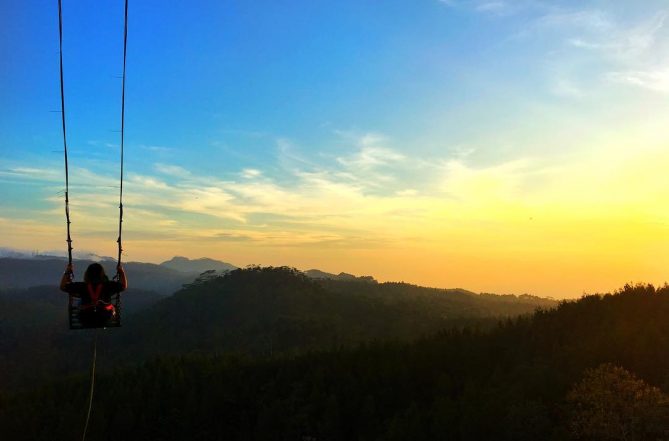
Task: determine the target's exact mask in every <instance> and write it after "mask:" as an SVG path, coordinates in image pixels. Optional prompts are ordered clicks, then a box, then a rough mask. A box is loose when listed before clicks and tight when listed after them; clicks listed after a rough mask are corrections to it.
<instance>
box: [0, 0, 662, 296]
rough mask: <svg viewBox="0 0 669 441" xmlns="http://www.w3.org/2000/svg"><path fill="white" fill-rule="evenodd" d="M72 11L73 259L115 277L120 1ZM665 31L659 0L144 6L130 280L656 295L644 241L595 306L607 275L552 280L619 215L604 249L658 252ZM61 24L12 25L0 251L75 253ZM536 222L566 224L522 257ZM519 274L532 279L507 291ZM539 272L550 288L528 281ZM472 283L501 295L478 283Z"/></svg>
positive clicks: (0, 53) (7, 9)
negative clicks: (235, 274) (201, 275)
mask: <svg viewBox="0 0 669 441" xmlns="http://www.w3.org/2000/svg"><path fill="white" fill-rule="evenodd" d="M63 8H64V11H63V14H64V28H65V31H64V32H65V37H64V38H65V41H64V45H65V47H64V62H65V81H66V103H67V112H68V114H67V116H68V121H67V122H68V130H69V139H68V141H69V146H70V161H71V165H72V167H73V170H72V183H73V188H72V191H71V193H72V199H73V216H74V219H73V220H74V224H73V228H74V233H75V240H77V241H78V242H77V243H76V245H75V246H77V248H78V249H79V250H86V251H94V252H97V253H100V254H107V255H109V254H113V245H114V239H115V237H114V227H113V224H114V216H115V210H116V209H115V201H114V194H115V192H116V191H117V190H116V188H115V186H117V185H118V184H117V182H116V178H115V175H116V173H117V166H118V151H117V149H118V142H119V139H118V133H116V132H115V130H118V127H119V114H120V86H121V82H120V79H119V78H118V75H119V74H120V71H121V61H122V60H121V56H122V31H123V3H122V1H120V0H115V1H111V0H102V1H99V2H96V3H95V5H92V4H91V3H89V2H76V1H72V0H64V6H63ZM667 10H668V8H667V5H666V4H665V3H664V2H661V1H652V0H650V1H644V2H637V1H616V2H613V1H553V2H544V1H533V0H527V1H523V0H518V1H513V2H511V1H485V0H482V1H477V0H472V1H465V0H448V1H447V0H411V1H408V0H407V1H401V0H387V1H384V2H379V1H359V0H358V1H348V0H343V1H336V2H334V1H329V2H326V1H317V0H311V1H285V2H272V1H254V2H238V1H199V2H173V3H170V4H168V5H167V6H166V2H159V1H141V2H140V1H131V2H130V30H129V45H128V76H127V101H126V106H127V107H126V128H127V129H126V142H127V145H126V147H127V150H126V159H127V162H126V167H127V168H126V170H127V173H128V175H127V176H128V193H127V194H128V199H127V212H128V219H127V224H126V227H127V231H128V246H127V248H128V258H129V259H131V260H132V259H136V260H153V261H159V260H161V259H163V258H165V259H166V258H169V257H171V255H174V254H186V255H189V256H191V257H198V256H201V255H210V256H213V257H219V258H222V259H225V260H229V261H232V262H233V263H236V264H240V265H241V264H247V263H263V264H290V265H296V266H299V267H311V266H319V267H321V268H323V269H329V270H335V271H338V270H346V271H350V272H356V273H371V274H374V275H377V276H379V277H380V278H386V279H404V280H411V281H415V282H418V283H427V284H433V285H440V286H453V284H458V285H459V286H465V287H471V288H472V289H480V290H497V291H499V290H513V291H532V292H540V293H541V292H544V293H546V292H548V293H551V294H556V295H557V293H558V291H560V290H567V291H569V293H571V294H572V295H573V294H577V293H578V292H579V290H585V289H597V288H600V287H602V285H605V286H604V287H608V286H609V284H615V283H618V282H623V283H624V282H626V281H628V279H622V280H621V279H615V280H613V281H612V280H610V279H611V276H612V275H617V274H619V268H621V267H627V268H631V269H630V271H629V272H628V273H625V274H624V277H628V278H635V277H639V278H644V279H646V280H647V279H650V280H649V281H658V280H659V277H660V273H659V272H658V270H657V268H656V267H655V264H654V263H651V262H649V261H647V260H643V259H641V257H640V256H642V255H643V254H644V253H645V252H649V251H650V248H649V247H651V245H650V239H649V242H648V243H646V242H643V243H642V244H641V245H638V246H637V249H636V252H635V253H632V254H633V256H634V257H633V258H634V259H636V260H634V262H629V261H628V260H626V258H624V256H623V255H622V253H621V255H620V256H618V260H615V262H612V263H610V265H609V266H608V267H607V268H609V269H608V270H606V271H604V270H602V272H601V277H600V278H599V279H597V280H595V281H594V282H592V283H593V286H590V285H586V284H584V282H583V280H584V278H585V277H586V276H587V275H588V274H589V273H590V274H591V273H592V272H593V269H592V268H589V269H580V268H576V267H571V266H569V265H567V266H566V267H565V269H564V271H565V272H569V273H574V276H573V280H569V281H568V282H564V283H563V284H562V285H561V286H559V287H555V286H554V282H556V283H557V282H559V283H562V282H561V281H562V280H564V277H557V279H556V280H551V279H550V277H553V276H551V275H550V274H549V271H548V270H547V269H546V268H551V267H555V266H556V265H558V266H559V265H566V264H565V261H566V260H568V258H567V257H566V256H567V255H568V253H574V252H577V253H580V255H579V258H580V259H586V258H591V257H592V255H591V254H589V253H590V251H583V250H580V249H579V248H578V244H581V243H583V240H584V239H589V238H592V237H593V234H592V233H593V231H601V229H602V228H601V226H602V225H603V224H600V223H598V222H602V223H603V222H605V220H606V219H611V217H613V218H614V220H613V223H612V225H617V227H611V228H610V230H611V234H610V235H609V236H606V237H601V238H599V239H597V240H595V241H594V242H593V243H592V248H591V249H592V250H594V249H598V248H599V249H601V247H602V246H606V247H610V248H615V249H621V248H622V247H623V243H622V242H617V241H618V240H622V239H616V238H617V237H624V238H626V239H625V240H629V241H631V237H638V236H633V235H632V232H634V234H636V233H637V232H638V231H639V229H642V228H641V227H638V226H630V222H632V221H631V220H630V219H628V218H625V219H619V218H618V217H617V216H618V215H619V214H620V213H621V212H625V213H634V214H636V215H637V217H635V218H634V219H633V220H636V219H642V218H643V219H650V220H651V221H652V222H654V223H653V225H661V226H662V227H661V229H660V230H657V231H655V230H653V231H655V233H656V234H655V236H654V237H655V238H656V239H657V238H658V235H660V234H662V235H661V236H660V237H661V238H662V239H661V241H665V240H666V237H667V236H666V234H665V227H664V225H665V223H666V220H667V214H669V213H666V212H665V211H662V210H660V212H658V210H655V211H651V212H650V213H648V212H647V211H646V210H648V208H647V207H648V206H649V205H654V204H655V203H658V202H659V200H660V199H659V198H661V197H662V196H663V195H665V193H663V192H664V189H665V188H666V187H665V185H666V184H664V183H663V182H661V181H657V182H656V181H648V180H647V179H641V180H640V179H639V177H640V176H644V174H645V173H644V170H646V171H647V170H650V169H652V168H653V167H659V166H660V165H662V164H665V162H664V161H665V160H666V158H665V156H664V154H663V153H662V152H663V150H662V149H663V148H664V147H666V143H665V142H666V140H667V138H668V136H667V133H666V132H667V131H666V129H665V127H667V125H666V124H669V99H668V98H669V41H668V39H667V37H668V35H669V31H668V29H667V24H666V21H667V17H668V15H667ZM57 18H58V17H57V2H56V1H53V2H42V1H34V0H22V1H18V0H9V1H6V2H4V3H3V6H2V14H0V28H1V29H3V33H4V37H3V38H2V39H0V57H2V60H3V63H2V69H1V70H0V79H1V80H2V81H1V82H0V100H1V102H2V103H3V105H2V106H1V107H0V192H1V193H2V194H3V197H2V199H0V207H1V210H2V214H1V215H0V220H1V221H2V222H3V228H5V229H6V230H7V231H8V232H9V234H8V237H7V239H6V243H0V245H5V246H10V247H14V248H20V249H42V250H53V249H59V248H60V247H61V246H62V237H60V236H62V235H63V231H62V230H63V226H62V222H63V219H62V217H63V213H62V194H61V192H62V187H63V184H62V178H63V176H62V173H63V172H62V152H61V150H62V143H61V135H60V119H59V118H60V115H59V114H58V113H54V112H52V111H54V110H57V109H59V107H60V96H59V88H58V29H57V25H58V21H57ZM667 164H669V163H667ZM626 166H631V167H633V170H634V172H633V173H632V175H633V178H631V181H632V184H629V182H630V177H629V176H627V175H626V173H628V171H625V170H626ZM658 179H659V178H658ZM630 185H631V186H630ZM639 194H646V195H650V196H648V199H644V198H641V199H640V198H639V197H638V195H639ZM653 198H655V199H653ZM641 201H643V204H642V202H641ZM595 208H596V210H595ZM591 211H592V212H591ZM528 213H529V214H528ZM534 213H539V214H540V215H539V218H541V214H545V217H547V218H550V219H553V222H552V223H550V222H549V223H550V225H549V224H547V225H544V227H543V228H542V229H540V230H538V231H537V232H536V233H533V234H536V237H534V236H533V237H531V238H529V237H527V234H528V233H527V229H526V226H525V225H524V224H522V223H519V222H520V221H519V219H524V220H526V219H527V218H530V217H531V218H534V217H535V216H534V215H533V214H534ZM574 213H585V214H582V215H575V214H574ZM526 214H528V215H527V216H526ZM593 219H594V220H593ZM616 222H617V223H616ZM632 223H633V222H632ZM584 225H586V226H585V227H584ZM606 225H608V224H606ZM658 228H660V227H658ZM563 229H566V230H569V231H576V232H577V233H574V234H571V235H567V236H568V237H569V239H567V240H568V241H569V240H571V241H573V246H571V247H565V248H564V249H562V248H561V247H560V246H558V247H557V249H555V248H551V247H552V246H553V245H555V244H556V241H555V234H556V231H562V230H563ZM482 230H485V231H487V233H485V234H481V231H482ZM623 233H624V234H623ZM488 234H489V235H490V236H489V237H488V236H487V235H488ZM499 237H508V240H507V241H500V239H499ZM519 242H520V243H523V244H524V245H523V246H519V245H518V243H519ZM103 243H104V245H103ZM557 243H558V245H561V244H564V242H563V241H557ZM662 243H664V242H662ZM625 244H626V245H625V246H628V245H629V244H628V242H625ZM133 245H134V246H133ZM457 250H460V251H457ZM462 250H468V251H467V252H464V251H462ZM490 250H493V251H492V252H491V251H490ZM575 250H576V251H575ZM589 250H590V248H589ZM463 253H464V254H463ZM483 254H488V255H491V256H490V258H489V261H488V262H484V263H481V262H479V261H478V260H477V258H476V256H481V255H483ZM407 258H410V259H412V261H414V263H413V264H412V265H407V264H406V259H407ZM509 259H511V260H513V261H515V262H516V265H517V267H518V273H517V274H516V275H512V276H508V277H506V278H503V277H502V276H503V275H504V276H506V275H505V274H504V273H505V271H504V268H507V267H508V260H509ZM627 259H629V257H628V258H627ZM639 259H641V260H639ZM479 260H480V259H479ZM483 260H486V259H483ZM577 260H578V259H577ZM435 262H440V263H441V264H436V263H435ZM454 262H460V263H459V264H458V265H462V267H461V268H460V267H458V265H454ZM477 262H478V263H477ZM528 262H530V263H529V265H530V266H532V265H537V267H536V268H537V271H538V270H539V269H543V270H542V271H544V273H546V274H544V273H541V274H544V275H546V276H547V277H548V279H547V281H545V282H541V281H539V280H536V281H532V282H528V281H527V280H526V279H524V274H526V272H527V267H523V265H528ZM537 262H538V263H537ZM472 265H474V266H476V265H483V266H484V267H485V268H487V270H488V271H489V272H490V274H498V275H499V277H497V278H495V277H491V279H490V280H488V281H485V282H484V281H481V280H480V279H477V278H476V275H475V271H473V270H472V269H471V266H472ZM465 266H466V267H467V268H465ZM446 268H454V269H452V270H449V269H446ZM458 268H459V269H458ZM451 271H452V272H451ZM621 277H622V276H621ZM548 286H550V288H548Z"/></svg>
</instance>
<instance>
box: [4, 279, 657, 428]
mask: <svg viewBox="0 0 669 441" xmlns="http://www.w3.org/2000/svg"><path fill="white" fill-rule="evenodd" d="M217 283H222V282H217ZM668 372H669V288H667V287H664V288H661V289H658V290H656V289H654V288H653V287H650V286H638V287H625V289H624V290H622V291H621V292H619V293H617V294H615V295H604V296H589V297H585V298H583V299H581V300H579V301H576V302H564V303H562V304H560V305H559V307H558V308H556V309H553V310H548V311H540V312H537V313H535V314H534V315H533V316H531V317H522V318H517V319H510V320H508V321H506V322H505V323H501V324H500V325H499V326H498V327H497V328H496V329H494V330H491V331H489V332H483V331H471V330H451V331H445V332H442V333H439V334H437V335H435V336H433V337H429V338H425V339H421V340H419V341H416V342H413V343H399V342H396V343H385V344H371V345H367V346H364V347H359V348H357V349H343V350H335V351H326V352H318V353H312V354H303V355H299V356H294V357H286V356H282V357H278V358H273V359H268V360H265V361H262V360H255V361H252V360H244V359H239V358H234V357H229V356H224V357H214V358H208V357H202V356H200V357H197V356H191V357H186V358H184V357H179V358H162V359H159V360H155V361H152V362H149V363H147V364H144V365H143V366H142V367H139V368H134V369H128V370H124V371H118V372H116V373H114V374H113V375H105V376H103V377H102V378H100V379H99V381H98V386H97V388H96V400H95V407H94V411H93V419H92V421H93V424H92V426H91V427H92V433H91V439H109V440H140V439H142V440H143V439H161V440H179V439H203V440H208V439H230V440H305V439H308V440H313V441H316V440H332V441H335V440H427V439H449V440H493V439H494V440H515V441H522V440H569V439H574V440H623V439H625V440H629V441H637V440H638V441H642V440H644V441H645V440H659V439H666V436H667V434H669V413H668V411H669V397H668V396H667V394H666V392H668V391H669V376H668V374H667V373H668ZM86 394H87V378H86V377H85V376H81V377H79V378H73V379H70V380H67V381H63V382H58V383H54V384H53V385H51V386H49V387H47V388H44V389H40V390H38V391H35V392H32V393H27V394H23V395H17V396H12V397H9V396H5V397H4V400H3V399H2V398H0V400H2V402H0V433H3V434H6V435H7V436H6V437H5V439H8V440H13V439H15V440H28V439H30V440H42V439H43V440H47V439H48V440H51V439H74V438H76V437H77V435H79V434H80V433H81V425H82V416H83V415H84V411H85V406H86V398H87V395H86Z"/></svg>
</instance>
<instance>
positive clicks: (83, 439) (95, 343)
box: [81, 329, 98, 441]
mask: <svg viewBox="0 0 669 441" xmlns="http://www.w3.org/2000/svg"><path fill="white" fill-rule="evenodd" d="M97 359H98V330H97V329H96V330H95V335H94V337H93V361H92V363H91V387H90V392H89V393H88V412H86V424H85V425H84V434H83V435H82V437H81V441H86V434H87V433H88V423H89V422H90V420H91V411H92V410H93V392H94V391H95V365H96V362H97Z"/></svg>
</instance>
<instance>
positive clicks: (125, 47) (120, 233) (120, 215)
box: [116, 0, 128, 266]
mask: <svg viewBox="0 0 669 441" xmlns="http://www.w3.org/2000/svg"><path fill="white" fill-rule="evenodd" d="M124 17H125V25H124V29H123V79H122V84H123V85H122V87H121V186H120V189H119V196H118V199H119V201H118V239H117V240H116V242H118V259H117V266H119V265H121V254H122V253H123V152H124V143H125V64H126V58H127V54H128V0H125V14H124Z"/></svg>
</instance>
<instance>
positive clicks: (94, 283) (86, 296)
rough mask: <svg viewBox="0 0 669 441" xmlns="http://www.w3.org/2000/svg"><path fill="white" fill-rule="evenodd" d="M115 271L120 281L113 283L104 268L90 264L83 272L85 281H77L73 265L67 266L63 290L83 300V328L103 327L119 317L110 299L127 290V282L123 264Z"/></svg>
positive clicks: (61, 287) (81, 314)
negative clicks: (116, 316) (115, 317)
mask: <svg viewBox="0 0 669 441" xmlns="http://www.w3.org/2000/svg"><path fill="white" fill-rule="evenodd" d="M116 270H117V272H118V282H117V281H110V280H109V278H107V275H106V274H105V270H104V268H103V267H102V265H100V264H99V263H91V264H90V265H89V266H88V268H87V269H86V272H85V273H84V281H83V282H75V281H74V280H73V277H74V273H73V267H72V264H71V263H70V264H68V265H67V268H66V269H65V273H64V274H63V277H62V278H61V280H60V289H61V291H65V292H66V293H68V294H70V295H72V296H74V297H77V298H80V299H81V307H80V313H79V320H80V321H81V324H82V325H83V326H84V327H86V328H100V327H104V326H105V324H106V323H107V322H109V320H110V319H112V318H113V317H114V316H115V315H116V310H115V309H114V305H112V304H111V296H112V295H113V294H116V293H120V292H122V291H125V290H126V289H128V279H126V276H125V271H124V270H123V267H122V266H121V264H120V263H119V264H118V266H117V267H116Z"/></svg>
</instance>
